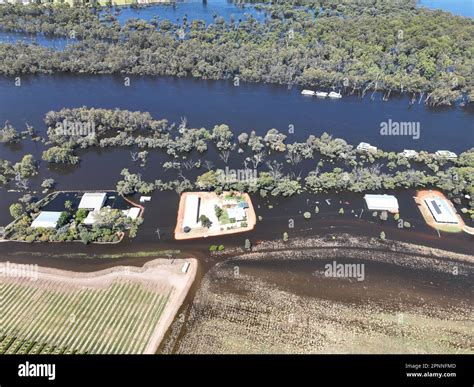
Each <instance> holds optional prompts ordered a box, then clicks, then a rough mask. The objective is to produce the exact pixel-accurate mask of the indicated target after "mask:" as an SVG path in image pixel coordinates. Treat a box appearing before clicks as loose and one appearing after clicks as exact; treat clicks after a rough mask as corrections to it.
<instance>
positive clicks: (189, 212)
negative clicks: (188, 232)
mask: <svg viewBox="0 0 474 387" xmlns="http://www.w3.org/2000/svg"><path fill="white" fill-rule="evenodd" d="M200 212H201V198H200V197H199V196H198V195H188V196H186V202H185V207H184V219H183V228H186V227H189V228H195V227H196V226H197V225H198V224H199V216H200Z"/></svg>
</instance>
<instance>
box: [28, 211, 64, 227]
mask: <svg viewBox="0 0 474 387" xmlns="http://www.w3.org/2000/svg"><path fill="white" fill-rule="evenodd" d="M60 217H61V212H54V211H42V212H40V214H39V215H38V216H37V217H36V218H35V220H33V222H32V223H31V227H32V228H56V226H57V225H58V220H59V218H60Z"/></svg>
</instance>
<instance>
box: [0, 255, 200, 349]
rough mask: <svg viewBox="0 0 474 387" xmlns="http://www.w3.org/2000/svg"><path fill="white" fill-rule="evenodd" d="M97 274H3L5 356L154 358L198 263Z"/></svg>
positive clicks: (0, 336)
mask: <svg viewBox="0 0 474 387" xmlns="http://www.w3.org/2000/svg"><path fill="white" fill-rule="evenodd" d="M187 261H188V262H190V263H191V265H190V268H189V270H188V272H187V273H186V274H184V273H182V272H181V267H182V265H183V263H184V262H185V261H183V260H179V261H176V262H175V263H171V262H169V261H167V260H154V261H152V262H149V263H148V264H146V265H145V266H144V267H143V268H132V267H118V268H113V269H109V270H104V271H100V272H96V273H91V274H82V273H73V272H67V271H60V270H54V269H39V273H38V277H37V279H33V278H31V279H29V278H14V277H11V278H10V277H8V276H6V277H3V278H1V280H0V287H1V289H0V291H1V295H2V297H1V300H0V302H1V308H0V309H1V318H0V319H1V327H0V353H1V354H86V353H89V354H92V353H94V354H102V353H154V352H155V351H156V349H157V347H158V345H159V343H160V341H161V339H162V337H163V335H164V334H165V333H166V330H167V328H168V327H169V325H170V324H171V322H172V320H173V318H174V315H175V314H176V312H177V310H178V309H179V307H180V305H181V304H182V302H183V299H184V297H185V296H186V294H187V291H188V289H189V287H190V285H191V284H192V282H193V280H194V277H195V270H196V261H194V260H187Z"/></svg>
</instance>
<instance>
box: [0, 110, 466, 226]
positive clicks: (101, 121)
mask: <svg viewBox="0 0 474 387" xmlns="http://www.w3.org/2000/svg"><path fill="white" fill-rule="evenodd" d="M64 120H67V121H68V122H76V121H79V122H92V123H94V126H95V135H94V136H64V135H58V133H57V131H56V127H57V125H58V124H59V123H61V122H63V121H64ZM45 122H46V125H47V127H48V129H47V135H48V138H47V139H43V141H44V142H45V143H46V144H47V145H46V146H47V149H45V150H44V152H43V155H42V158H43V161H44V162H48V163H56V164H71V163H73V164H74V163H79V162H80V157H79V155H78V153H77V150H78V149H87V148H90V147H101V148H107V147H122V148H129V149H130V158H131V160H132V161H133V162H135V163H136V164H138V165H139V166H138V168H141V167H143V166H145V165H146V162H147V157H148V155H149V153H150V152H153V151H155V152H156V151H159V152H163V153H164V154H166V155H167V156H168V157H167V159H165V161H163V162H162V169H161V170H162V171H164V172H163V173H161V175H160V176H156V179H155V180H154V181H146V180H145V179H144V178H143V177H142V175H141V174H140V173H132V172H130V169H124V170H122V172H121V176H120V180H119V181H118V183H117V191H118V192H119V193H120V194H122V195H131V194H134V193H136V192H139V193H141V194H149V193H151V192H153V191H155V190H175V191H176V192H177V193H182V192H184V191H192V190H202V191H215V192H217V193H219V192H223V191H238V192H248V193H252V194H258V195H260V196H262V197H267V196H268V197H274V196H283V197H288V196H292V195H295V194H298V193H301V192H312V193H320V192H341V191H351V192H366V191H387V190H394V189H416V188H426V187H429V188H436V189H440V190H442V191H443V192H445V193H446V194H447V195H448V196H449V197H450V199H452V200H453V201H454V202H455V203H457V204H461V201H462V200H465V199H464V198H466V197H467V198H470V199H469V200H470V201H469V206H468V207H469V208H467V209H466V212H467V211H469V212H470V214H471V217H472V218H474V200H473V199H472V198H473V197H474V149H472V148H471V149H469V150H466V151H465V152H463V153H461V154H460V155H459V157H458V158H457V159H455V160H448V159H445V158H442V157H438V156H436V155H434V154H431V153H429V152H426V151H419V152H418V153H417V155H416V156H414V157H412V158H408V157H406V156H404V155H403V153H396V152H386V151H384V150H381V149H379V150H377V151H376V152H364V151H359V150H357V149H356V148H354V146H353V145H351V144H348V143H347V142H346V141H345V140H343V139H340V138H334V137H332V136H331V135H329V134H327V133H323V134H322V135H321V136H316V135H309V136H308V137H307V138H306V140H304V141H290V137H289V136H290V135H289V134H285V133H283V132H280V131H278V130H277V129H270V130H268V131H267V132H266V133H265V134H263V135H259V134H257V133H256V132H255V131H251V132H249V133H246V132H243V133H240V134H238V135H234V133H233V131H232V130H231V128H230V127H229V126H228V125H225V124H221V125H216V126H214V127H213V128H212V129H206V128H192V127H189V126H188V124H187V121H186V120H185V119H183V120H182V121H181V122H180V123H179V124H178V125H176V124H170V123H169V122H168V121H167V120H165V119H161V120H156V119H154V118H153V117H151V115H150V114H149V113H147V112H132V111H127V110H118V109H116V110H108V109H95V108H87V107H82V108H75V109H62V110H60V111H51V112H49V113H47V115H46V117H45ZM210 154H212V156H210ZM136 164H135V165H136ZM35 165H36V164H35V162H34V160H32V157H31V156H29V155H26V156H24V158H23V160H21V161H20V162H18V163H16V164H12V163H11V162H9V161H6V160H1V161H0V167H1V170H0V172H1V177H0V179H1V181H2V183H3V184H9V183H10V184H14V182H16V180H17V179H22V178H23V179H27V178H28V177H29V176H32V175H33V174H34V173H35V171H36V169H35ZM229 166H231V168H234V169H235V168H237V169H241V170H244V171H247V170H251V171H255V172H256V173H255V175H252V176H256V177H255V178H250V179H247V178H244V179H229V174H228V173H227V172H226V168H227V170H228V169H229ZM159 170H160V169H157V171H159ZM18 176H19V177H18ZM193 176H197V177H196V178H193ZM44 184H45V185H44V187H47V186H50V185H51V184H53V183H52V182H46V183H44Z"/></svg>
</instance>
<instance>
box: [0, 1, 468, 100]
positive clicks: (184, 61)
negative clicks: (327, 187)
mask: <svg viewBox="0 0 474 387" xmlns="http://www.w3.org/2000/svg"><path fill="white" fill-rule="evenodd" d="M270 3H272V4H265V5H262V7H264V9H265V10H266V12H267V15H268V17H267V19H266V20H265V22H263V23H260V22H257V21H256V20H255V19H254V18H253V17H251V16H249V17H248V18H246V19H244V20H242V21H241V22H238V23H237V22H236V21H233V20H231V21H230V22H226V21H225V20H224V19H222V18H216V19H215V20H214V23H211V24H209V25H206V24H205V23H204V22H203V21H199V20H193V21H191V22H190V21H188V20H187V19H185V20H183V21H181V23H172V22H170V21H168V20H160V19H159V18H155V19H153V20H151V21H149V22H147V21H144V20H140V19H129V20H128V21H127V22H126V23H125V25H124V26H120V24H119V23H118V21H117V19H116V18H115V16H114V15H112V14H111V13H110V12H109V13H108V14H107V15H108V16H107V18H106V20H104V16H103V14H101V13H100V12H98V11H97V9H96V8H94V9H95V11H93V10H91V9H90V8H89V7H87V8H86V7H74V8H70V7H69V6H67V5H61V6H59V5H35V4H33V5H29V6H20V5H3V6H1V7H0V25H1V26H2V27H1V28H2V30H4V31H15V32H27V33H41V34H44V35H46V36H51V37H67V38H69V37H70V34H71V32H72V31H73V32H74V41H75V43H74V44H70V45H68V46H67V47H66V48H65V49H64V50H62V51H56V50H53V49H50V48H47V47H40V46H37V45H29V44H24V43H18V44H16V45H9V44H0V57H1V58H2V60H1V61H0V74H3V75H8V76H16V75H21V74H31V73H33V74H35V73H57V72H61V73H90V74H110V73H125V74H140V75H172V76H178V77H184V76H193V77H198V78H204V79H234V80H235V79H238V80H239V81H243V82H271V83H279V84H298V85H307V86H315V87H321V88H335V89H341V90H342V91H344V92H346V93H354V94H358V95H361V96H363V95H365V94H366V93H368V92H369V91H377V90H378V91H383V92H384V94H385V96H384V97H385V98H388V97H389V95H390V93H391V92H394V93H395V92H399V93H410V94H411V95H412V96H413V97H415V96H416V98H420V97H421V98H422V99H423V100H424V101H425V102H426V103H428V104H430V105H449V104H452V103H454V102H455V101H458V100H460V99H461V100H463V102H466V101H469V102H470V101H472V97H473V95H474V94H473V82H474V81H473V79H472V70H473V68H474V60H473V57H474V56H473V47H474V38H473V37H474V22H473V21H472V19H469V18H463V17H458V16H453V15H450V14H448V13H445V12H439V11H431V10H427V9H422V8H417V7H416V6H415V5H416V4H415V5H414V3H415V2H414V1H408V0H407V1H403V2H400V1H395V0H388V1H369V0H362V1H357V2H343V3H340V4H336V2H334V1H321V2H317V1H301V2H298V1H295V2H293V3H291V2H284V3H283V2H278V1H277V2H275V1H273V2H270Z"/></svg>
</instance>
